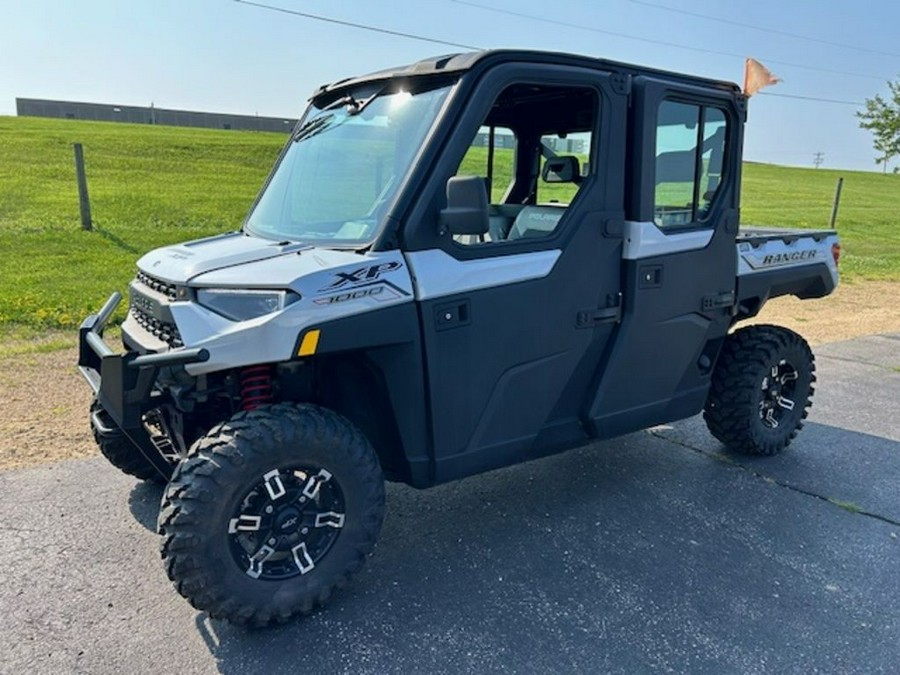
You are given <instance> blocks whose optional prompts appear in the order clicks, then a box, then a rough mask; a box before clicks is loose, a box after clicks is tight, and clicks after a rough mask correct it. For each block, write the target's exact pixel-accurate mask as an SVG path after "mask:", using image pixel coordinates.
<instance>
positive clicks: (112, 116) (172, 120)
mask: <svg viewBox="0 0 900 675" xmlns="http://www.w3.org/2000/svg"><path fill="white" fill-rule="evenodd" d="M16 114H17V115H18V116H19V117H55V118H61V119H70V120H95V121H98V122H130V123H133V124H164V125H168V126H175V127H204V128H207V129H240V130H243V131H283V132H285V133H287V132H289V131H290V130H291V129H292V128H293V126H294V124H295V123H296V121H297V120H296V119H289V118H285V117H260V116H257V115H228V114H225V113H209V112H195V111H191V110H171V109H169V108H156V107H154V106H152V105H151V106H148V107H142V106H134V105H112V104H109V103H83V102H77V101H48V100H44V99H38V98H17V99H16Z"/></svg>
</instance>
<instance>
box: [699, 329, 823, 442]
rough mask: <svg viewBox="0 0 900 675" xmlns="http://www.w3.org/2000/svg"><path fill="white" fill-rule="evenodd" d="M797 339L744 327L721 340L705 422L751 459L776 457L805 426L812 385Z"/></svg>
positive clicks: (810, 360) (810, 364) (807, 357)
mask: <svg viewBox="0 0 900 675" xmlns="http://www.w3.org/2000/svg"><path fill="white" fill-rule="evenodd" d="M815 370H816V366H815V359H814V357H813V354H812V351H811V350H810V348H809V345H808V344H807V343H806V340H804V339H803V338H802V337H801V336H799V335H797V334H796V333H794V332H793V331H791V330H788V329H787V328H781V327H779V326H767V325H758V326H748V327H747V328H742V329H740V330H737V331H735V332H734V333H732V334H731V335H729V336H728V337H727V338H726V339H725V344H724V345H723V347H722V353H721V354H720V356H719V361H718V363H717V364H716V369H715V371H714V372H713V376H712V385H711V387H710V392H709V398H708V399H707V401H706V408H705V410H704V412H703V418H704V419H705V420H706V425H707V426H708V427H709V430H710V432H712V435H713V436H715V437H716V438H717V439H719V440H720V441H722V443H724V444H725V445H727V446H728V447H729V448H731V449H733V450H736V451H738V452H743V453H746V454H751V455H775V454H778V453H779V452H781V451H782V450H784V449H785V448H786V447H787V446H788V445H789V444H790V442H791V441H792V440H793V439H794V437H795V436H796V435H797V433H798V432H799V431H800V429H801V428H802V427H803V420H805V419H806V416H807V414H808V412H809V407H810V405H811V404H812V395H813V391H814V387H813V383H814V382H815V381H816V375H815Z"/></svg>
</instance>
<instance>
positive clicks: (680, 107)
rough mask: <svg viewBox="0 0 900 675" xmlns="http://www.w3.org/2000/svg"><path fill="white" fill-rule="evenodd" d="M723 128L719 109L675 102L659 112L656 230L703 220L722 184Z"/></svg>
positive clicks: (663, 105) (721, 113)
mask: <svg viewBox="0 0 900 675" xmlns="http://www.w3.org/2000/svg"><path fill="white" fill-rule="evenodd" d="M726 124H727V121H726V117H725V113H724V111H722V110H721V109H719V108H713V107H710V106H701V105H693V104H689V103H678V102H675V101H663V103H662V104H661V105H660V106H659V116H658V118H657V126H656V192H655V197H656V198H655V202H654V210H653V220H654V222H655V223H656V225H657V226H658V227H661V228H663V229H666V228H673V229H674V228H679V227H686V226H688V225H690V224H691V223H694V222H696V221H701V220H703V219H704V218H705V217H706V215H707V213H708V212H709V208H710V206H711V205H712V202H713V200H714V198H715V196H716V194H717V192H718V189H719V184H720V182H721V179H722V169H723V166H724V160H725V137H726Z"/></svg>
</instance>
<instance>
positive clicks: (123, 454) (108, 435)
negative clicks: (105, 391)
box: [91, 401, 166, 483]
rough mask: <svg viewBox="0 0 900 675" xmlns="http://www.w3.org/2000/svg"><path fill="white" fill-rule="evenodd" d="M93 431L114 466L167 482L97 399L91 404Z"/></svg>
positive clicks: (101, 449) (140, 477) (144, 478)
mask: <svg viewBox="0 0 900 675" xmlns="http://www.w3.org/2000/svg"><path fill="white" fill-rule="evenodd" d="M91 431H92V432H93V434H94V442H96V443H97V447H99V448H100V452H101V453H102V454H103V456H104V457H106V459H107V460H109V463H110V464H112V465H113V466H114V467H116V468H117V469H119V470H120V471H122V472H124V473H127V474H128V475H129V476H134V477H135V478H139V479H141V480H149V481H154V482H156V483H165V482H166V479H165V478H163V477H162V476H161V475H160V473H159V472H158V471H157V470H156V469H155V468H154V467H153V465H152V464H151V463H150V462H149V461H148V460H147V458H146V457H144V455H142V454H141V451H140V450H139V449H138V447H137V446H136V445H135V444H134V443H132V442H131V441H130V440H128V436H126V435H125V432H123V431H122V430H121V429H120V428H119V427H118V425H116V423H115V421H113V419H112V417H110V416H109V414H108V413H107V412H106V411H105V410H104V409H103V407H102V406H101V405H100V404H99V403H98V402H97V401H94V402H93V403H92V404H91Z"/></svg>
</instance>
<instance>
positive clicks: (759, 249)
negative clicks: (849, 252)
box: [737, 227, 840, 313]
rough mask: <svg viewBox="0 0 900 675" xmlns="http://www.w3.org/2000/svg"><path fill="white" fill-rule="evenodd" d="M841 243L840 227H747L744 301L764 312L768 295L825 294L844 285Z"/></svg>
mask: <svg viewBox="0 0 900 675" xmlns="http://www.w3.org/2000/svg"><path fill="white" fill-rule="evenodd" d="M839 252H840V244H839V240H838V235H837V232H835V231H834V230H801V229H778V228H767V227H747V228H741V230H740V232H739V233H738V236H737V253H738V269H737V291H738V293H737V294H738V300H739V302H742V303H743V304H745V305H746V306H747V308H748V309H751V308H752V306H753V305H757V307H756V308H755V310H753V313H755V312H756V311H758V308H759V307H761V306H762V303H764V302H765V301H766V300H767V299H768V298H774V297H777V296H779V295H795V296H797V297H798V298H801V299H805V298H820V297H823V296H825V295H828V294H829V293H831V292H832V291H833V290H834V289H835V287H836V286H837V284H838V268H837V258H838V255H839Z"/></svg>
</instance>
